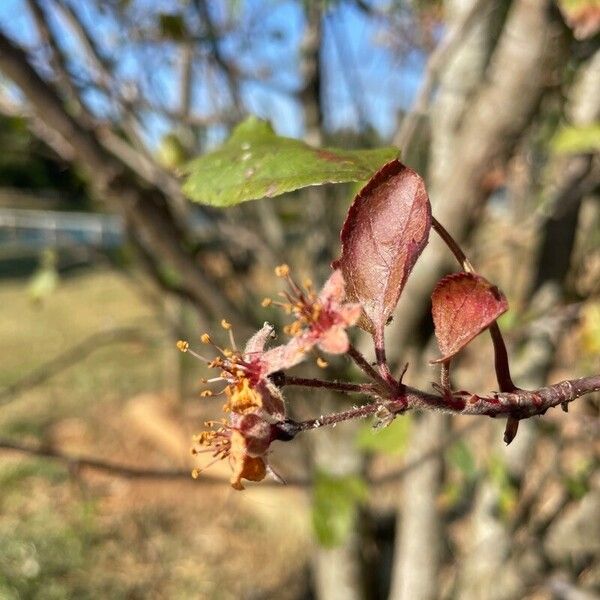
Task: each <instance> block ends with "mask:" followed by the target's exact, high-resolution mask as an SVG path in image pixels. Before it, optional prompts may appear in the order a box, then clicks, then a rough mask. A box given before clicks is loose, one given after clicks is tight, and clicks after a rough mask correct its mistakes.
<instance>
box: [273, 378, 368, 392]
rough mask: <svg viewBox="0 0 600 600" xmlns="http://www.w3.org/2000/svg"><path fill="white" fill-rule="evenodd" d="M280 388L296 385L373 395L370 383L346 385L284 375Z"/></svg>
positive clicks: (341, 382) (340, 382)
mask: <svg viewBox="0 0 600 600" xmlns="http://www.w3.org/2000/svg"><path fill="white" fill-rule="evenodd" d="M280 385H281V386H284V385H298V386H302V387H311V388H325V389H328V390H334V391H336V392H342V393H347V394H352V393H356V394H367V395H373V393H374V391H375V389H374V386H373V385H372V384H370V383H346V382H343V381H325V380H324V379H309V378H305V377H290V376H288V375H284V376H283V379H282V381H281V384H280Z"/></svg>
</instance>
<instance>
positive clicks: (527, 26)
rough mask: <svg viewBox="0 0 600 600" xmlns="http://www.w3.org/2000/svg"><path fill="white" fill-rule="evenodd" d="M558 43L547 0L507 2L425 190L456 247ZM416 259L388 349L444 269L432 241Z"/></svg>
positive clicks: (539, 93)
mask: <svg viewBox="0 0 600 600" xmlns="http://www.w3.org/2000/svg"><path fill="white" fill-rule="evenodd" d="M565 39H566V33H565V30H564V25H563V24H562V21H561V20H560V19H559V17H558V15H557V13H556V11H555V9H554V5H553V3H552V2H550V1H549V0H545V1H540V0H516V1H515V2H514V3H513V4H512V6H511V8H510V11H509V14H508V16H507V19H506V24H505V26H504V29H503V32H502V35H501V37H500V39H499V41H498V43H497V45H496V48H495V50H494V52H493V54H492V57H491V59H490V64H489V66H488V68H487V70H486V73H485V78H484V81H483V83H482V84H481V85H480V89H478V90H477V91H476V92H475V93H474V94H473V97H472V100H471V102H470V105H469V109H468V112H467V113H466V114H464V115H463V116H462V121H461V125H460V128H459V129H458V130H457V131H456V133H455V135H454V137H453V139H454V144H453V149H452V155H453V157H454V158H453V161H452V166H451V167H450V168H448V169H447V170H446V169H445V172H447V176H446V177H444V180H443V181H442V180H441V178H440V179H439V180H437V181H436V180H434V181H433V182H432V184H433V185H432V187H431V188H430V198H431V201H432V205H433V210H434V215H435V216H436V218H437V219H438V220H439V221H440V222H441V223H442V224H443V225H444V226H445V227H446V229H448V231H449V232H450V233H451V234H452V236H453V237H454V238H455V239H457V240H458V241H459V242H460V241H462V240H464V239H465V236H466V234H467V233H468V231H469V230H470V229H471V228H472V226H473V224H474V221H475V219H476V216H477V214H478V209H480V208H481V206H482V203H483V201H484V200H485V199H486V198H487V197H488V196H489V193H490V189H489V188H487V187H486V185H485V181H484V180H485V176H486V174H487V173H488V172H489V170H490V168H491V166H494V165H500V166H501V165H503V164H505V162H506V160H507V158H508V157H509V155H510V154H511V152H512V151H513V150H514V148H515V146H516V144H517V142H518V140H519V139H520V138H521V136H522V135H523V133H524V132H525V130H526V129H527V126H528V125H529V123H530V122H531V120H532V118H533V116H534V114H535V112H536V109H537V107H538V106H539V103H540V101H541V98H542V97H543V95H544V92H545V91H546V89H547V88H548V86H549V85H551V84H552V81H553V78H555V77H556V70H557V68H559V67H560V66H561V65H563V64H564V63H565V61H566V58H567V56H566V52H565ZM424 254H425V256H424V257H423V260H421V261H420V263H418V264H417V266H416V268H415V269H414V271H413V272H412V274H411V281H409V283H408V285H407V287H406V289H405V291H404V297H403V301H402V303H401V306H400V307H399V311H398V312H397V313H396V318H395V323H394V326H393V327H392V328H390V332H389V338H390V340H391V343H390V344H388V345H389V346H395V347H398V348H404V347H405V346H406V345H407V344H410V341H411V337H412V336H413V330H414V324H415V323H418V322H420V319H421V317H422V315H423V313H424V311H425V310H426V308H427V306H428V303H429V295H430V294H431V290H432V289H433V287H434V285H435V283H436V281H437V280H438V279H439V277H440V275H441V274H443V271H444V268H445V265H446V264H447V261H446V256H448V253H447V251H446V250H445V249H444V247H443V245H442V244H441V243H440V242H439V241H438V240H437V239H435V237H433V238H432V240H431V241H430V247H429V248H428V249H426V250H425V253H424Z"/></svg>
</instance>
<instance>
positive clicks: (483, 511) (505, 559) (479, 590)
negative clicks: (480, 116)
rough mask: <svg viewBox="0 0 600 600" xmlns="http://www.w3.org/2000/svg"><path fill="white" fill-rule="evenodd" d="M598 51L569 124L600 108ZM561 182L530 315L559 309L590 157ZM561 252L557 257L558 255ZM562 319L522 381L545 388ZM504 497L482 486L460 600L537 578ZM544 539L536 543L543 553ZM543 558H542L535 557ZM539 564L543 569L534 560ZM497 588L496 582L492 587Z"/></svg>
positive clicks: (491, 597) (528, 447)
mask: <svg viewBox="0 0 600 600" xmlns="http://www.w3.org/2000/svg"><path fill="white" fill-rule="evenodd" d="M598 56H600V52H599V53H596V56H595V57H593V58H592V60H591V61H590V63H589V64H588V65H584V67H582V69H581V73H580V76H579V78H578V81H577V82H576V84H575V85H574V86H573V90H572V93H571V97H570V110H569V112H570V114H571V117H572V122H573V123H574V124H577V125H585V124H587V123H590V122H593V121H594V120H595V119H597V117H598V113H599V111H600V100H599V96H598V95H597V94H596V95H592V98H590V95H589V92H590V89H589V86H590V83H591V82H592V81H593V82H594V83H593V84H592V85H593V86H596V85H597V83H598V69H599V67H600V60H599V59H598ZM559 162H561V163H562V165H561V166H562V167H563V168H558V169H556V170H555V172H557V173H559V181H558V182H557V184H556V185H555V186H554V188H555V190H554V193H553V198H552V200H551V202H550V205H551V206H553V207H554V211H553V213H552V214H551V215H550V216H549V218H548V219H547V221H546V223H545V225H544V227H543V235H542V241H541V244H540V251H539V255H538V260H537V267H536V269H535V270H534V273H533V278H532V281H533V285H532V287H531V290H530V292H529V294H530V296H531V297H532V302H531V304H530V307H529V310H533V311H534V312H535V313H539V314H547V313H549V312H551V311H552V310H553V309H556V308H557V307H559V306H560V304H561V303H562V300H563V296H564V282H565V278H566V275H567V273H568V270H569V265H570V258H571V254H572V251H573V246H574V241H575V232H576V229H577V221H578V215H579V208H580V206H581V201H582V197H583V193H584V191H585V189H586V186H585V182H586V181H587V180H588V179H589V174H590V169H591V164H592V160H591V157H589V156H574V157H569V158H567V159H566V160H560V161H559ZM557 252H558V253H557ZM564 329H565V324H564V322H561V321H560V320H558V321H556V320H555V321H553V322H550V323H548V324H547V325H546V326H542V327H537V328H535V329H534V330H533V331H532V333H531V335H530V336H529V339H528V340H527V343H526V344H525V345H524V347H523V348H522V350H521V353H520V360H519V362H518V364H517V371H516V373H517V378H516V379H517V381H518V382H519V385H522V386H524V387H539V386H541V385H543V384H544V383H545V382H546V380H547V376H548V373H549V371H550V369H551V367H552V364H553V360H554V356H555V351H556V346H557V343H558V340H559V339H560V338H561V336H562V334H563V333H564ZM537 437H538V436H537V434H536V431H535V427H534V424H533V423H530V422H524V423H522V424H521V426H520V428H519V434H518V436H517V438H516V440H515V443H514V444H513V445H512V446H511V447H510V448H509V449H507V451H505V452H504V453H505V454H506V462H507V467H508V470H509V472H510V475H511V477H512V478H513V480H514V481H515V482H518V483H520V482H522V481H523V478H524V477H525V474H526V469H527V465H529V464H530V458H531V455H532V452H533V450H534V446H535V443H536V441H537ZM498 501H499V492H498V490H497V489H496V486H494V484H493V483H492V482H490V481H489V480H484V481H482V482H481V484H480V486H479V489H478V491H477V495H476V500H475V505H474V509H473V513H472V516H471V533H472V536H471V538H470V540H469V545H470V547H471V548H472V551H471V552H469V553H468V554H467V556H466V557H465V560H464V561H463V570H462V573H461V581H460V587H459V595H460V597H461V598H465V599H466V600H470V599H472V600H475V599H477V600H479V599H482V600H504V599H507V600H508V599H510V598H514V597H521V596H522V595H524V593H525V591H526V587H527V585H529V584H530V581H531V577H532V574H531V573H527V572H525V573H523V572H522V571H523V568H522V566H521V565H520V564H519V557H518V556H515V555H514V554H513V553H511V550H512V548H511V538H512V534H511V531H510V530H509V528H508V527H507V524H506V523H505V522H503V521H501V520H499V519H498V517H497V515H496V507H497V505H498ZM540 549H541V541H540V543H538V544H537V548H536V549H535V550H536V552H537V553H538V554H539V551H540ZM538 560H539V559H538ZM534 564H536V565H537V564H538V563H537V562H536V563H534ZM494 583H495V585H493V584H494Z"/></svg>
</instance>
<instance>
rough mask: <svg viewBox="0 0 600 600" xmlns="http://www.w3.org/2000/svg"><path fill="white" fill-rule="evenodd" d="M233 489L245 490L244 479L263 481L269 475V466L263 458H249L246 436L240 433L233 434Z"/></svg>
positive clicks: (231, 480)
mask: <svg viewBox="0 0 600 600" xmlns="http://www.w3.org/2000/svg"><path fill="white" fill-rule="evenodd" d="M230 459H231V469H232V473H231V479H230V480H229V481H230V482H231V487H233V488H234V489H236V490H243V489H244V486H243V485H242V479H247V480H248V481H262V480H263V479H264V478H265V475H266V474H267V465H266V463H265V461H264V460H263V458H262V457H261V456H249V455H248V452H247V444H246V440H245V438H244V436H243V435H242V434H241V433H240V432H239V431H233V432H232V434H231V452H230Z"/></svg>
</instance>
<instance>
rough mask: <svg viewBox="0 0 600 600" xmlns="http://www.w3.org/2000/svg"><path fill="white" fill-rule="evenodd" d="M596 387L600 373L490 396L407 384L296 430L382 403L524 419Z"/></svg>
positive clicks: (356, 415) (395, 408)
mask: <svg viewBox="0 0 600 600" xmlns="http://www.w3.org/2000/svg"><path fill="white" fill-rule="evenodd" d="M599 390H600V375H592V376H591V377H582V378H580V379H570V380H566V381H561V382H560V383H555V384H554V385H550V386H547V387H543V388H540V389H538V390H533V391H531V390H521V389H516V390H514V391H513V392H497V393H494V394H492V395H491V396H478V395H476V394H470V393H469V392H454V394H453V395H452V396H446V397H443V396H437V395H434V394H429V393H427V392H424V391H422V390H418V389H416V388H412V387H409V386H402V389H401V390H399V391H397V392H396V394H395V395H394V397H393V398H391V399H384V400H383V401H382V402H374V403H371V404H365V405H363V406H359V407H356V408H352V409H349V410H345V411H342V412H339V413H331V414H329V415H321V416H320V417H319V418H318V419H309V420H307V421H302V422H300V423H296V425H297V427H298V428H299V429H300V431H307V430H310V429H318V428H320V427H325V426H328V425H335V424H337V423H340V422H342V421H349V420H353V419H361V418H364V417H368V416H373V415H376V414H377V413H378V412H379V411H380V410H381V407H382V406H384V407H385V408H386V409H387V410H389V411H390V412H391V413H392V414H396V413H404V412H406V411H407V410H435V411H438V412H443V413H448V414H453V415H480V416H481V415H485V416H488V417H504V418H507V417H513V418H515V419H528V418H530V417H533V416H536V415H543V414H544V413H545V412H546V411H547V410H548V409H550V408H553V407H555V406H558V405H561V406H562V407H563V408H564V407H565V406H566V405H567V404H569V403H570V402H573V401H574V400H576V399H577V398H579V397H581V396H583V395H585V394H589V393H592V392H597V391H599Z"/></svg>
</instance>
